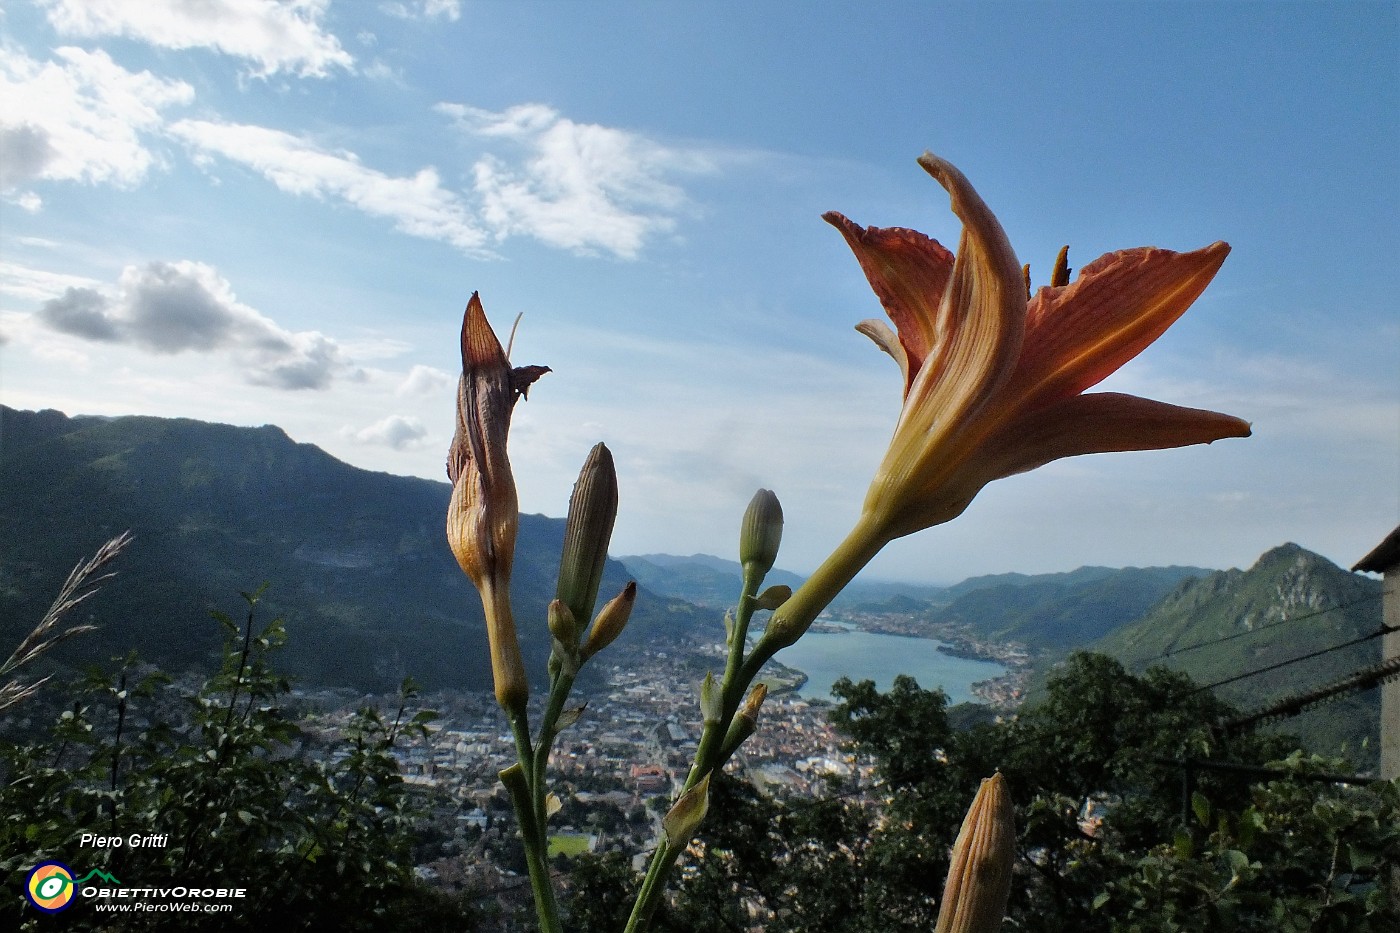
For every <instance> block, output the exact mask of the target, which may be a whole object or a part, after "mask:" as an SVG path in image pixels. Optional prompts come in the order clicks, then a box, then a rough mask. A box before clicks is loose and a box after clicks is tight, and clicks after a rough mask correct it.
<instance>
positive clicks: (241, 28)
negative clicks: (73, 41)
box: [41, 0, 354, 78]
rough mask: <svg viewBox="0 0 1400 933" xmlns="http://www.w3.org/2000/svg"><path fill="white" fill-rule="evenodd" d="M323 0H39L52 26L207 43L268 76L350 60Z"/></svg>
mask: <svg viewBox="0 0 1400 933" xmlns="http://www.w3.org/2000/svg"><path fill="white" fill-rule="evenodd" d="M329 2H330V0H200V2H198V3H190V2H189V0H141V2H140V3H132V2H130V0H41V3H42V4H43V6H44V8H45V10H46V11H47V13H48V17H49V22H50V23H51V24H52V25H53V27H54V29H56V30H57V31H58V32H59V33H61V34H64V35H71V36H79V37H82V38H87V39H91V38H99V37H103V36H122V37H125V38H128V39H136V40H139V41H141V42H147V43H150V44H151V45H155V46H159V47H161V48H167V49H191V48H209V49H217V50H218V51H220V52H223V53H224V54H226V55H232V56H235V57H237V58H242V59H245V60H247V61H249V62H252V63H253V64H254V66H255V68H254V71H253V73H254V74H255V75H257V76H259V77H268V76H270V75H274V74H277V73H279V72H292V73H295V74H298V75H301V76H303V77H318V78H319V77H325V76H326V75H328V74H329V73H330V72H331V70H332V69H333V68H343V69H347V70H348V69H350V68H351V67H352V66H353V64H354V59H353V58H352V57H351V55H350V53H349V52H347V51H345V49H344V48H342V47H341V45H340V41H339V40H338V39H336V37H335V36H333V35H331V34H330V33H328V32H326V31H325V29H324V28H323V26H322V20H323V19H324V17H325V14H326V7H327V6H328V5H329Z"/></svg>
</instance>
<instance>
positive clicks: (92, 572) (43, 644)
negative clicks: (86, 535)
mask: <svg viewBox="0 0 1400 933" xmlns="http://www.w3.org/2000/svg"><path fill="white" fill-rule="evenodd" d="M130 542H131V532H129V531H124V532H122V533H121V534H119V535H117V536H116V537H115V538H113V539H112V540H110V541H108V542H107V543H106V544H104V545H102V547H100V548H98V549H97V553H96V554H94V555H93V556H92V557H90V558H88V559H87V560H86V561H79V562H78V564H77V566H76V567H74V568H73V572H72V573H70V574H68V579H67V581H65V582H64V584H63V586H62V588H60V589H59V591H58V598H57V599H55V600H54V601H53V605H51V606H49V608H48V611H47V612H45V613H44V617H43V618H42V619H40V620H39V624H38V625H36V626H34V629H33V630H32V631H31V632H30V633H29V634H28V635H26V636H24V638H23V639H22V640H21V641H20V643H19V645H18V647H16V648H15V650H14V651H13V652H12V653H11V654H10V656H9V658H7V659H6V660H5V663H4V664H0V677H6V676H8V675H10V674H13V673H14V672H15V671H17V670H19V669H20V668H21V667H24V666H25V665H26V664H30V663H32V662H33V661H36V660H38V659H39V658H40V657H42V656H43V655H44V654H45V653H46V652H48V651H49V650H50V649H52V648H53V647H54V646H55V645H58V644H60V643H61V642H65V641H67V640H68V639H70V638H72V637H73V636H74V635H81V634H83V633H84V632H90V631H92V630H93V629H95V628H96V626H95V625H70V626H68V627H66V628H63V627H61V623H62V621H63V618H64V617H65V616H66V615H68V613H70V612H72V611H73V609H74V608H75V607H76V606H77V605H78V604H79V603H81V602H83V601H84V600H86V599H87V598H88V597H89V596H91V595H92V594H93V593H96V592H97V590H98V588H99V587H101V585H102V584H103V583H105V582H106V581H107V580H110V579H111V578H112V577H114V576H116V574H114V573H103V574H101V575H98V571H100V570H101V569H102V568H103V567H104V566H106V565H107V564H108V563H110V562H111V561H112V559H113V558H115V557H116V556H117V555H118V554H120V553H121V552H122V549H123V548H125V547H126V546H127V545H128V544H129V543H130ZM49 676H52V675H49ZM48 679H49V677H41V678H39V679H38V680H36V681H33V682H31V683H27V684H26V683H22V682H21V681H20V680H18V679H16V678H11V679H10V680H9V681H7V682H6V683H5V684H4V685H0V710H4V709H8V708H9V707H11V706H14V705H15V704H16V703H19V702H21V701H23V700H25V699H26V698H28V697H30V696H32V695H33V694H34V692H35V691H37V690H38V689H39V688H40V687H42V686H43V685H44V683H45V682H46V681H48Z"/></svg>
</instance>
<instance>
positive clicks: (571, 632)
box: [549, 599, 578, 645]
mask: <svg viewBox="0 0 1400 933" xmlns="http://www.w3.org/2000/svg"><path fill="white" fill-rule="evenodd" d="M549 634H551V635H553V636H554V637H555V638H557V639H559V640H560V641H561V642H563V643H564V644H565V645H577V644H578V622H577V620H575V619H574V614H573V612H572V611H571V610H570V609H569V605H568V603H566V602H564V601H563V600H562V599H555V600H551V601H550V604H549Z"/></svg>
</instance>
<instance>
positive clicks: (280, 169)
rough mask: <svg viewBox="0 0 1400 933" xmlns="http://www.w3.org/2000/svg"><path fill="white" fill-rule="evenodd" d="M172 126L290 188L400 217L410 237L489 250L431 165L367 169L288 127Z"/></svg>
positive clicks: (197, 144)
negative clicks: (410, 170) (401, 171)
mask: <svg viewBox="0 0 1400 933" xmlns="http://www.w3.org/2000/svg"><path fill="white" fill-rule="evenodd" d="M170 132H171V133H172V134H173V135H175V136H176V137H178V138H180V139H182V140H184V141H185V142H186V143H188V144H189V145H190V146H192V147H194V148H195V149H196V150H198V151H199V152H200V153H204V154H208V153H215V154H217V155H221V156H223V157H224V158H226V159H230V160H232V161H235V162H240V163H242V164H244V165H247V166H248V167H250V168H252V169H254V170H255V171H257V172H259V173H261V174H262V175H263V176H264V177H266V178H267V179H268V180H269V181H271V182H272V183H273V184H275V185H276V186H277V187H278V188H280V189H282V190H283V191H286V192H288V193H289V194H298V195H310V196H313V197H334V198H339V199H340V200H342V201H344V202H346V203H347V204H349V205H350V206H352V207H354V208H356V209H358V210H361V211H363V212H365V213H366V214H370V215H373V216H376V217H384V218H387V219H389V220H392V221H393V222H394V227H395V229H397V230H399V231H400V232H402V233H407V234H409V235H411V236H417V237H423V238H425V239H430V240H444V241H446V242H448V243H451V244H452V245H453V246H456V247H457V248H458V249H460V250H462V251H463V252H465V253H468V254H472V255H477V254H482V253H483V251H484V250H483V244H484V243H485V242H486V234H485V233H484V232H483V231H482V230H480V229H479V228H478V227H477V226H476V224H475V222H474V221H473V219H472V217H471V214H470V213H469V211H468V210H467V208H466V206H465V205H464V204H463V203H462V201H461V199H460V198H459V197H458V196H457V195H456V194H455V193H454V192H452V191H450V190H448V189H447V188H444V187H443V186H442V183H441V181H440V180H439V178H438V174H437V170H436V169H434V168H432V167H431V166H429V167H427V168H424V169H421V170H420V171H419V172H418V173H417V174H415V175H412V176H393V175H386V174H384V173H383V172H380V171H376V170H375V169H372V168H368V167H367V166H365V165H363V164H362V163H361V162H360V160H359V158H358V157H356V156H355V155H354V153H348V152H340V153H332V152H327V151H326V150H324V149H321V148H319V147H317V146H316V145H315V144H314V143H311V142H308V141H307V140H305V139H302V138H300V137H297V136H293V135H291V134H290V133H284V132H281V131H280V130H273V129H267V128H266V127H261V126H249V125H245V124H236V123H211V122H207V121H203V120H181V121H179V122H177V123H175V124H173V125H172V126H171V127H170Z"/></svg>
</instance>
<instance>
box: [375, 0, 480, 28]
mask: <svg viewBox="0 0 1400 933" xmlns="http://www.w3.org/2000/svg"><path fill="white" fill-rule="evenodd" d="M379 9H381V10H383V11H384V12H385V13H387V14H388V15H390V16H395V17H398V18H399V19H438V18H439V17H441V18H443V19H446V20H449V21H451V22H454V23H455V22H456V21H457V20H459V19H461V17H462V0H414V2H407V0H391V2H386V3H381V4H380V5H379Z"/></svg>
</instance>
